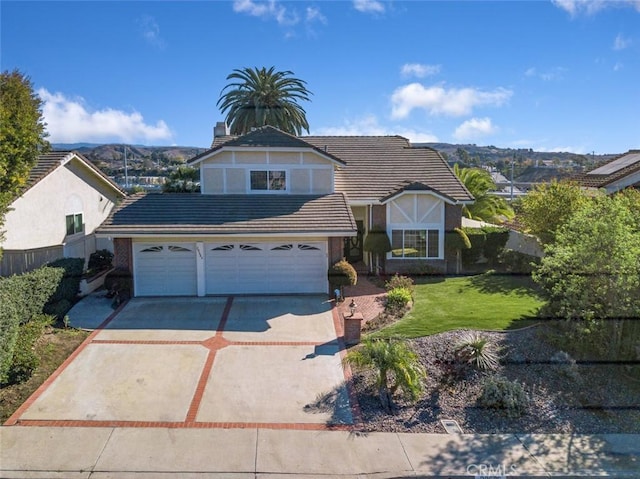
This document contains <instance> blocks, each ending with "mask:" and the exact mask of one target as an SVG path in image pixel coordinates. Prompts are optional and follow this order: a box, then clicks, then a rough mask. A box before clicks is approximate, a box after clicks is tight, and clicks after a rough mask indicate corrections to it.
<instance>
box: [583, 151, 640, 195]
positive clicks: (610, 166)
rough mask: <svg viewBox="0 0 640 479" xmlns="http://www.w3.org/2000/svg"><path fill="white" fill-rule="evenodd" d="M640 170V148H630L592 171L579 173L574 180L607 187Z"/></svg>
mask: <svg viewBox="0 0 640 479" xmlns="http://www.w3.org/2000/svg"><path fill="white" fill-rule="evenodd" d="M638 172H640V150H629V151H628V152H626V153H623V154H622V155H619V156H616V157H615V158H612V159H611V160H609V161H607V162H605V163H603V164H602V165H600V166H598V167H596V168H594V169H593V170H591V171H587V172H585V173H581V174H579V175H577V176H576V177H575V178H574V180H575V181H577V182H578V183H579V184H580V185H582V186H585V187H588V188H605V187H606V186H607V185H610V184H612V183H615V182H618V181H620V180H622V179H624V178H626V177H629V176H631V175H634V174H636V173H638Z"/></svg>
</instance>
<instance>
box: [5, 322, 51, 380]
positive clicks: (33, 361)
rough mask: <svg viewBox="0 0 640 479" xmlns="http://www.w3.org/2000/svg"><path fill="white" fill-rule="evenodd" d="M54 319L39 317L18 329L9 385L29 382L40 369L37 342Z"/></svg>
mask: <svg viewBox="0 0 640 479" xmlns="http://www.w3.org/2000/svg"><path fill="white" fill-rule="evenodd" d="M53 319H54V318H53V317H51V316H47V315H42V314H41V315H38V316H36V317H34V318H32V319H31V321H29V322H28V323H26V324H23V325H21V326H20V327H19V328H18V336H17V339H16V343H15V348H14V351H13V358H12V362H11V368H10V370H9V374H8V383H9V384H18V383H22V382H24V381H26V380H28V379H29V378H30V377H31V375H32V374H33V371H34V370H35V369H36V368H37V367H38V365H39V363H40V360H39V358H38V356H37V355H36V353H35V344H36V341H37V340H38V339H39V338H40V336H42V334H43V333H44V329H45V327H46V326H49V325H50V324H51V323H52V322H53Z"/></svg>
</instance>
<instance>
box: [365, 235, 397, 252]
mask: <svg viewBox="0 0 640 479" xmlns="http://www.w3.org/2000/svg"><path fill="white" fill-rule="evenodd" d="M362 248H363V249H364V250H365V251H370V252H371V253H375V254H384V253H387V252H389V251H391V241H389V236H388V235H387V232H386V231H385V230H377V229H372V230H371V231H369V233H368V234H367V236H366V237H365V239H364V244H363V246H362Z"/></svg>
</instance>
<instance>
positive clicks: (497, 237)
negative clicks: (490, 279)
mask: <svg viewBox="0 0 640 479" xmlns="http://www.w3.org/2000/svg"><path fill="white" fill-rule="evenodd" d="M463 231H464V233H466V235H467V237H468V238H469V242H470V243H471V248H470V249H463V250H462V262H463V264H465V265H466V266H469V265H472V264H475V263H477V262H478V261H479V260H480V258H482V257H483V256H484V257H485V258H486V259H487V260H488V261H489V263H490V264H495V263H496V262H497V261H498V257H499V256H500V254H501V253H502V251H503V250H504V247H505V245H506V244H507V241H508V239H509V229H508V228H501V227H496V226H483V227H482V228H463Z"/></svg>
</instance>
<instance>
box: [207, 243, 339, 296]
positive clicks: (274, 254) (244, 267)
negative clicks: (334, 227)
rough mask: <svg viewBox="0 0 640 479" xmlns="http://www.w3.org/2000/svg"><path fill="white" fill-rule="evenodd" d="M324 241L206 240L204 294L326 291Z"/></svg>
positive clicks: (325, 245) (325, 252)
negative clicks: (244, 241) (233, 241)
mask: <svg viewBox="0 0 640 479" xmlns="http://www.w3.org/2000/svg"><path fill="white" fill-rule="evenodd" d="M327 267H328V262H327V243H326V242H323V241H313V242H301V241H282V242H277V243H248V242H247V243H242V242H239V243H206V244H205V276H206V279H205V281H206V282H205V284H206V294H255V293H326V292H327V287H328V286H327Z"/></svg>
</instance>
